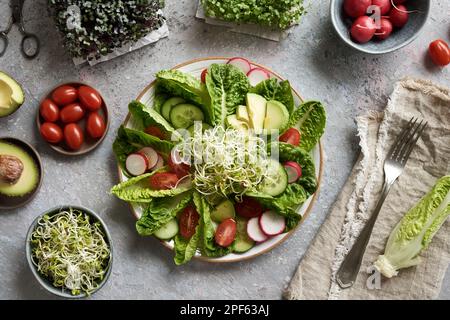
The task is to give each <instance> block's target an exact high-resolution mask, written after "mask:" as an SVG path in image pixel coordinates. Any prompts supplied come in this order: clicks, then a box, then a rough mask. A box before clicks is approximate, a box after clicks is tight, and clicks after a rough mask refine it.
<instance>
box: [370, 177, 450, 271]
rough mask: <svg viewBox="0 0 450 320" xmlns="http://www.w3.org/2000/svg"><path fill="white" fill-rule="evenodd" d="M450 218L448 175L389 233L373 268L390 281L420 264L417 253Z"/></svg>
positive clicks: (449, 184)
mask: <svg viewBox="0 0 450 320" xmlns="http://www.w3.org/2000/svg"><path fill="white" fill-rule="evenodd" d="M449 215H450V176H449V175H448V176H444V177H442V178H440V179H439V180H438V181H437V182H436V184H435V186H434V187H433V189H432V190H431V191H430V192H429V193H428V194H426V195H425V196H424V197H423V198H422V199H421V200H420V201H419V203H417V204H416V206H415V207H413V208H412V209H411V210H409V211H408V212H407V213H406V214H405V216H404V217H403V218H402V219H401V220H400V222H399V223H398V224H397V226H396V227H395V228H394V229H393V230H392V232H391V235H390V236H389V239H388V242H387V244H386V249H385V252H384V254H383V255H380V256H379V257H378V259H377V261H376V262H375V264H374V266H375V268H376V269H377V270H378V271H380V272H381V273H382V274H383V275H384V276H386V277H388V278H391V277H393V276H396V275H397V274H398V270H399V269H403V268H407V267H411V266H414V265H417V264H419V263H420V261H421V258H420V256H419V254H420V253H421V252H422V251H423V250H425V249H426V248H427V247H428V245H429V244H430V243H431V240H432V239H433V237H434V235H435V234H436V233H437V232H438V230H439V229H440V227H441V226H442V224H443V223H444V222H445V221H446V220H447V218H448V216H449Z"/></svg>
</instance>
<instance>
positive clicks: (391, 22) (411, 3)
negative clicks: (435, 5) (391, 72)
mask: <svg viewBox="0 0 450 320" xmlns="http://www.w3.org/2000/svg"><path fill="white" fill-rule="evenodd" d="M430 2H431V1H430V0H331V9H330V10H331V21H332V23H333V26H334V28H335V29H336V32H337V33H338V35H339V36H340V37H341V39H342V40H344V42H345V43H347V44H348V45H349V46H351V47H353V48H355V49H357V50H359V51H362V52H365V53H370V54H382V53H388V52H392V51H395V50H397V49H400V48H402V47H404V46H406V45H407V44H409V43H410V42H411V41H413V40H414V39H415V38H416V37H417V36H418V35H419V32H420V31H421V30H422V28H423V26H424V25H425V23H426V21H427V19H428V15H429V11H430Z"/></svg>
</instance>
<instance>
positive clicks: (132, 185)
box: [111, 168, 192, 203]
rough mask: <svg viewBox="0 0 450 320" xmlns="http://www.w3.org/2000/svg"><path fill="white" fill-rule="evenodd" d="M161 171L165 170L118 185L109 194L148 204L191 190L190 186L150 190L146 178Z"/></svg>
mask: <svg viewBox="0 0 450 320" xmlns="http://www.w3.org/2000/svg"><path fill="white" fill-rule="evenodd" d="M163 170H165V168H162V169H160V170H157V171H153V172H151V173H146V174H143V175H140V176H138V177H134V178H131V179H129V180H127V181H124V182H122V183H119V184H118V185H116V186H114V187H113V188H112V189H111V193H112V194H113V195H115V196H116V197H117V198H119V199H122V200H125V201H129V202H142V203H150V202H152V200H153V198H162V197H169V196H175V195H177V194H180V193H183V192H186V191H188V190H190V189H192V186H188V185H182V186H178V187H176V188H172V189H168V190H154V189H152V188H150V186H149V182H148V178H150V177H151V176H152V175H154V174H155V173H156V172H159V171H163Z"/></svg>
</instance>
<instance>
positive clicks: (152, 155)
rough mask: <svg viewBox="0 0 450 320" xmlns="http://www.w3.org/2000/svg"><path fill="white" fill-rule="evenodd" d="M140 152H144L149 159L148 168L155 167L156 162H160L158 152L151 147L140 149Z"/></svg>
mask: <svg viewBox="0 0 450 320" xmlns="http://www.w3.org/2000/svg"><path fill="white" fill-rule="evenodd" d="M138 152H139V153H141V154H143V155H144V156H145V157H146V158H147V160H148V168H147V169H148V170H151V169H153V167H154V166H156V163H157V162H158V156H159V155H158V153H157V152H156V151H155V150H154V149H153V148H150V147H145V148H142V149H141V150H139V151H138Z"/></svg>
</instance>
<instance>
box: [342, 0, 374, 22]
mask: <svg viewBox="0 0 450 320" xmlns="http://www.w3.org/2000/svg"><path fill="white" fill-rule="evenodd" d="M371 4H372V0H345V1H344V11H345V13H346V14H347V15H348V16H350V17H352V18H358V17H360V16H363V15H365V14H366V13H367V8H368V7H369V6H370V5H371Z"/></svg>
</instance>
